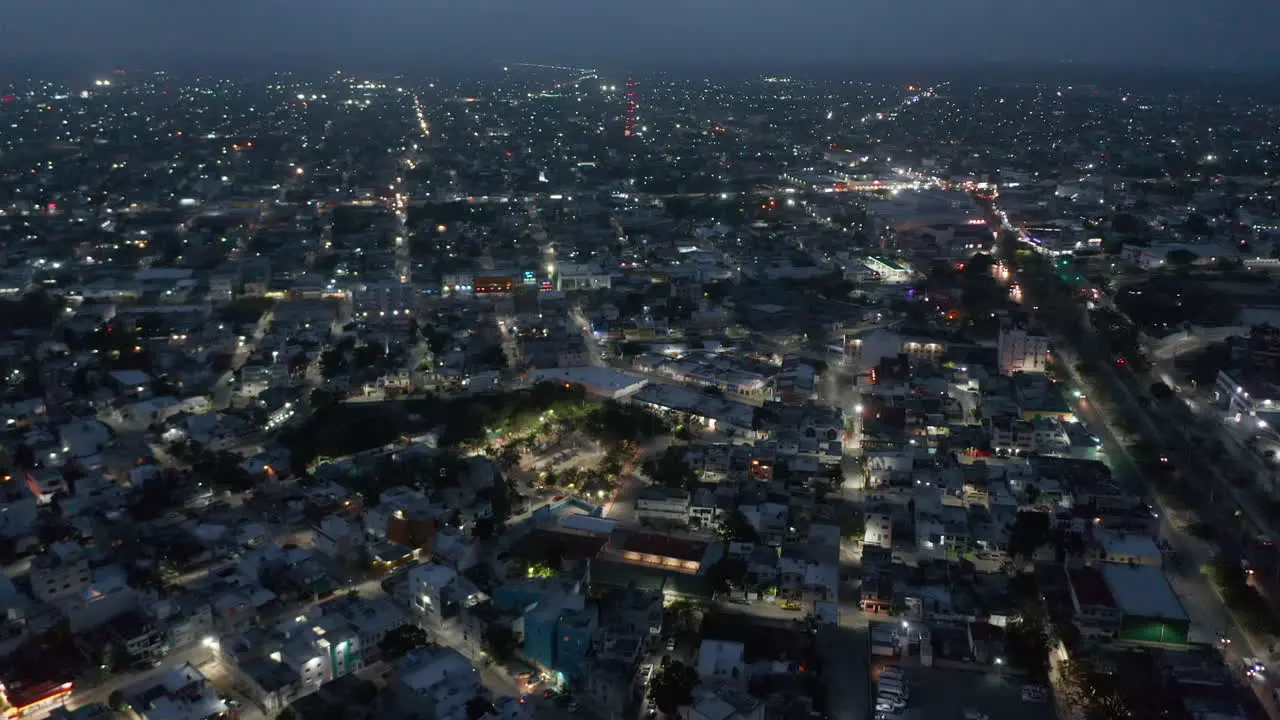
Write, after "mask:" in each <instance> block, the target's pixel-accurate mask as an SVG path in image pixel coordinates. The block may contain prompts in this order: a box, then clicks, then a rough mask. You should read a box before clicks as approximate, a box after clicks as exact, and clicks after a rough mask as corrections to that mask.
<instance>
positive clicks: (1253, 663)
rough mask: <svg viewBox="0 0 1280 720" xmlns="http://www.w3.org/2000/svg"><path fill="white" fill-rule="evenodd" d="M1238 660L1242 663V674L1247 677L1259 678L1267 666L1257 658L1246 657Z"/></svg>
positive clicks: (1264, 672)
mask: <svg viewBox="0 0 1280 720" xmlns="http://www.w3.org/2000/svg"><path fill="white" fill-rule="evenodd" d="M1240 662H1241V664H1243V665H1244V674H1245V675H1246V676H1248V677H1251V678H1258V679H1261V678H1262V676H1263V675H1265V674H1266V672H1267V667H1266V666H1265V665H1263V664H1262V661H1261V660H1259V659H1258V658H1253V657H1247V658H1244V659H1243V660H1241V661H1240Z"/></svg>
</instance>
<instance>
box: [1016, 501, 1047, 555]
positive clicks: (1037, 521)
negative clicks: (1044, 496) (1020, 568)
mask: <svg viewBox="0 0 1280 720" xmlns="http://www.w3.org/2000/svg"><path fill="white" fill-rule="evenodd" d="M1048 541H1049V515H1048V513H1042V512H1034V511H1022V512H1019V513H1018V515H1017V517H1015V518H1014V520H1013V528H1012V529H1011V530H1010V531H1009V554H1010V555H1013V556H1014V557H1021V558H1027V559H1030V558H1031V557H1032V556H1033V555H1035V552H1036V549H1037V548H1039V547H1040V546H1041V545H1044V544H1045V543H1046V542H1048Z"/></svg>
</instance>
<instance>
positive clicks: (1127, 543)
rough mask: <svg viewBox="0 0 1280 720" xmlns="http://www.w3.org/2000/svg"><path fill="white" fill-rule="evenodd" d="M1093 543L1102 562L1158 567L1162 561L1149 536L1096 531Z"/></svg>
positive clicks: (1161, 555)
mask: <svg viewBox="0 0 1280 720" xmlns="http://www.w3.org/2000/svg"><path fill="white" fill-rule="evenodd" d="M1093 541H1094V543H1095V544H1096V545H1097V554H1098V559H1099V560H1101V561H1102V562H1107V563H1121V564H1124V565H1154V566H1156V567H1160V565H1161V564H1162V563H1163V561H1164V556H1163V554H1162V553H1161V552H1160V547H1159V546H1158V545H1156V541H1155V540H1153V539H1151V536H1150V535H1143V534H1140V533H1134V532H1124V531H1120V530H1105V529H1098V530H1095V531H1094V534H1093Z"/></svg>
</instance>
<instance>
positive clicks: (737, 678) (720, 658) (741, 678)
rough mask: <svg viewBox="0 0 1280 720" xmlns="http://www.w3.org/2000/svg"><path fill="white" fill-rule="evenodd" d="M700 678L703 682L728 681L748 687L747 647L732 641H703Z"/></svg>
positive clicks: (700, 655) (699, 662) (699, 668)
mask: <svg viewBox="0 0 1280 720" xmlns="http://www.w3.org/2000/svg"><path fill="white" fill-rule="evenodd" d="M697 668H698V678H699V679H700V680H702V681H703V682H717V681H727V682H732V683H735V684H739V683H740V684H741V685H742V686H743V687H745V686H746V682H747V662H746V647H745V646H744V645H743V644H742V643H740V642H733V641H731V640H703V641H702V645H701V646H700V647H699V648H698V665H697Z"/></svg>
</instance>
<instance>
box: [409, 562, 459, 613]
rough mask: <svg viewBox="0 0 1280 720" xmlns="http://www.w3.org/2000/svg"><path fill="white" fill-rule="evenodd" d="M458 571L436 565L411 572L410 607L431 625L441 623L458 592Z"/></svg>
mask: <svg viewBox="0 0 1280 720" xmlns="http://www.w3.org/2000/svg"><path fill="white" fill-rule="evenodd" d="M457 582H458V573H457V571H455V570H453V569H451V568H447V567H445V566H443V565H437V564H435V563H427V564H425V565H417V566H415V567H414V568H412V569H411V570H410V571H409V598H410V606H411V607H412V608H413V609H414V610H415V611H417V612H418V613H419V614H420V615H421V616H422V617H423V619H424V620H426V621H427V622H429V623H435V624H438V623H440V622H441V621H442V620H443V619H444V618H445V613H446V611H447V609H448V605H449V604H450V603H451V602H452V601H454V593H455V592H456V591H457Z"/></svg>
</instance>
